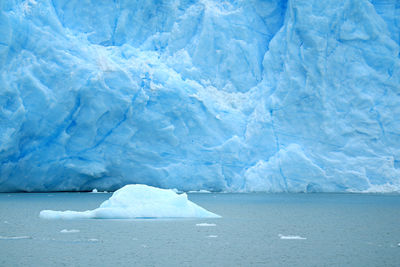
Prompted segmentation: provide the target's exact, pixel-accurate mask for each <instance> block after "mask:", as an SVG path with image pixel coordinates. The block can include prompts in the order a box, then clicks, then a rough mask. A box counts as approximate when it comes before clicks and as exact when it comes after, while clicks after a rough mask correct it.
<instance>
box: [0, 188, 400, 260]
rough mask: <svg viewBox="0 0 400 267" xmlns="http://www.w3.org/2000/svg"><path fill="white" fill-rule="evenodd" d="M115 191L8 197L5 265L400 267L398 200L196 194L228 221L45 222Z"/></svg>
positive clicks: (0, 254)
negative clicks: (49, 214) (44, 215)
mask: <svg viewBox="0 0 400 267" xmlns="http://www.w3.org/2000/svg"><path fill="white" fill-rule="evenodd" d="M110 195H111V194H90V193H42V194H0V236H1V237H0V266H70V265H73V266H87V265H97V266H117V265H118V266H400V246H399V245H398V244H399V243H400V196H399V195H369V194H363V195H360V194H189V199H190V200H192V201H193V202H195V203H197V204H199V205H201V206H203V207H205V208H207V209H208V210H210V211H212V212H215V213H217V214H219V215H221V216H223V218H221V219H179V220H177V219H174V220H168V219H163V220H76V221H61V220H56V221H52V220H43V219H40V218H39V212H40V211H41V210H43V209H53V210H67V209H70V210H87V209H93V208H96V207H98V206H99V205H100V203H101V202H102V201H104V200H106V199H108V198H109V197H110ZM200 223H208V224H215V226H196V224H200ZM64 229H66V230H78V231H75V232H74V233H61V232H60V231H62V230H64ZM290 236H292V238H293V236H297V238H303V239H285V238H291V237H290ZM282 238H283V239H282Z"/></svg>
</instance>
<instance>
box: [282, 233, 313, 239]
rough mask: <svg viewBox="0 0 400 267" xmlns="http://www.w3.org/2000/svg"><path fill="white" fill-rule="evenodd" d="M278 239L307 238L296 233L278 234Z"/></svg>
mask: <svg viewBox="0 0 400 267" xmlns="http://www.w3.org/2000/svg"><path fill="white" fill-rule="evenodd" d="M278 236H279V238H280V239H285V240H306V239H307V238H305V237H301V236H298V235H281V234H279V235H278Z"/></svg>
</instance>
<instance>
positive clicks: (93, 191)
mask: <svg viewBox="0 0 400 267" xmlns="http://www.w3.org/2000/svg"><path fill="white" fill-rule="evenodd" d="M90 193H108V192H107V191H104V192H101V191H99V190H97V189H96V188H95V189H93V190H92V192H90Z"/></svg>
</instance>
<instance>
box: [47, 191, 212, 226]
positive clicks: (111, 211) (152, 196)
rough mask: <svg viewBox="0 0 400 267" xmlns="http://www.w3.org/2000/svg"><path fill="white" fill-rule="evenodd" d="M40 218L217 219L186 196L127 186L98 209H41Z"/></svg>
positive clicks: (116, 192) (172, 192)
mask: <svg viewBox="0 0 400 267" xmlns="http://www.w3.org/2000/svg"><path fill="white" fill-rule="evenodd" d="M40 217H41V218H43V219H135V218H136V219H137V218H219V217H220V216H219V215H217V214H214V213H212V212H209V211H207V210H206V209H204V208H202V207H200V206H198V205H196V204H194V203H193V202H191V201H190V200H188V198H187V195H186V194H185V193H183V194H176V193H175V192H174V191H173V190H170V189H160V188H156V187H152V186H147V185H141V184H136V185H126V186H124V187H123V188H121V189H119V190H117V191H115V192H114V194H113V195H112V196H111V197H110V199H108V200H106V201H104V202H103V203H102V204H101V205H100V207H99V208H97V209H94V210H87V211H70V210H67V211H53V210H42V211H41V212H40Z"/></svg>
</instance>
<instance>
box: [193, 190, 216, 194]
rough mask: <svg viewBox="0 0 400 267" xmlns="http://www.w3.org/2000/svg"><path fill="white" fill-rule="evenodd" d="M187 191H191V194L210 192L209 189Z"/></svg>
mask: <svg viewBox="0 0 400 267" xmlns="http://www.w3.org/2000/svg"><path fill="white" fill-rule="evenodd" d="M188 193H191V194H193V193H194V194H209V193H211V192H210V191H208V190H203V189H202V190H199V191H189V192H188Z"/></svg>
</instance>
